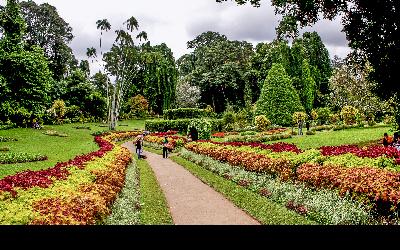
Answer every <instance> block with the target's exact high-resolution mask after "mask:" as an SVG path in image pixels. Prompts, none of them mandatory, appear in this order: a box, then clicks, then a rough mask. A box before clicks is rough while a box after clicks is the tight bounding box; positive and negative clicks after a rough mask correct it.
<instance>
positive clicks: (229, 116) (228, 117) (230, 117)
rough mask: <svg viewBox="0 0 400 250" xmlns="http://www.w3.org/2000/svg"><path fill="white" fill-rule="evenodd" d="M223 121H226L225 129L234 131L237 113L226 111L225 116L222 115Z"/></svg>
mask: <svg viewBox="0 0 400 250" xmlns="http://www.w3.org/2000/svg"><path fill="white" fill-rule="evenodd" d="M222 120H223V123H224V130H225V131H232V130H233V129H234V123H235V113H234V112H230V111H227V112H225V113H224V116H223V117H222Z"/></svg>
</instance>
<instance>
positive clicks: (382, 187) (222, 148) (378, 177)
mask: <svg viewBox="0 0 400 250" xmlns="http://www.w3.org/2000/svg"><path fill="white" fill-rule="evenodd" d="M233 145H234V146H232V145H224V144H221V143H205V142H199V143H190V144H187V145H186V146H185V147H186V149H188V150H190V151H193V152H195V153H198V154H202V155H207V156H209V157H212V158H214V159H216V160H219V161H222V162H227V163H229V164H231V165H233V166H240V167H243V168H244V169H246V170H248V171H253V172H260V173H267V174H271V175H273V176H278V177H280V179H281V180H284V181H287V180H292V181H300V182H302V183H306V184H308V185H310V186H311V187H312V188H328V189H333V190H338V191H339V193H340V194H341V195H345V194H346V193H349V194H351V195H352V196H353V197H354V198H356V199H359V200H362V201H363V202H364V203H366V204H368V205H372V206H374V207H375V208H376V209H377V210H378V211H380V212H382V211H386V212H388V211H389V210H390V209H392V210H397V209H398V205H399V201H400V173H395V172H393V171H388V170H385V169H379V168H373V167H369V166H363V167H354V168H347V167H343V166H337V165H325V166H323V165H321V164H319V163H318V161H319V160H321V159H322V161H324V160H327V159H329V158H328V157H327V156H323V155H321V152H320V151H318V150H309V151H306V152H303V153H301V154H296V153H294V152H291V151H289V152H284V151H282V152H275V153H268V152H257V151H255V150H257V149H256V148H254V147H253V148H254V149H252V150H246V149H245V150H243V149H241V147H242V148H245V147H249V148H252V147H251V144H250V145H246V144H240V143H239V144H236V145H235V144H233ZM271 147H273V146H271ZM277 148H278V150H277V151H279V148H280V147H277ZM258 150H259V149H258ZM271 151H272V150H271ZM321 157H322V158H321ZM355 157H356V156H355ZM360 159H362V158H360ZM310 162H314V163H310ZM383 213H384V212H383Z"/></svg>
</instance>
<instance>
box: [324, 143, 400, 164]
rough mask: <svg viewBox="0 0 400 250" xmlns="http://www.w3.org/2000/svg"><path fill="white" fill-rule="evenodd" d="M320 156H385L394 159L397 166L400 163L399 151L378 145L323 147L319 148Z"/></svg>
mask: <svg viewBox="0 0 400 250" xmlns="http://www.w3.org/2000/svg"><path fill="white" fill-rule="evenodd" d="M320 150H321V153H322V155H324V156H334V155H342V154H347V153H351V154H354V155H356V156H358V157H361V158H366V157H368V158H378V157H381V156H385V157H387V158H394V159H396V160H395V162H396V163H397V164H398V163H399V162H400V161H399V160H398V159H399V158H400V151H399V150H397V149H396V148H395V147H390V146H389V147H384V146H380V145H374V146H370V147H363V148H359V147H358V146H357V145H342V146H324V147H321V148H320Z"/></svg>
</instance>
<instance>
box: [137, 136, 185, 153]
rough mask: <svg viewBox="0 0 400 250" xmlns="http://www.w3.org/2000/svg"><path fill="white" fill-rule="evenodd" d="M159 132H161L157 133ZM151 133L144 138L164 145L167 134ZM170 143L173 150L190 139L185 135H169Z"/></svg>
mask: <svg viewBox="0 0 400 250" xmlns="http://www.w3.org/2000/svg"><path fill="white" fill-rule="evenodd" d="M157 134H159V133H157ZM157 134H150V135H147V136H145V137H144V140H145V141H146V142H149V143H154V144H159V145H162V144H163V142H164V137H165V135H157ZM167 140H168V144H169V145H170V149H171V150H173V149H175V148H177V147H182V146H183V145H184V144H185V143H187V142H188V140H187V139H186V138H185V137H183V136H173V135H171V136H167Z"/></svg>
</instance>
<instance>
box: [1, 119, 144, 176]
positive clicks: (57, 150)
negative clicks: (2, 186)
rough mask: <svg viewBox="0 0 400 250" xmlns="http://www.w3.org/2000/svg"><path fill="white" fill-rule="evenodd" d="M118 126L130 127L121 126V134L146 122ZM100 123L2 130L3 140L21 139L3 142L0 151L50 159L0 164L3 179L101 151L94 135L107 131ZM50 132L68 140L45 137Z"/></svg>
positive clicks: (122, 122) (138, 121) (123, 122)
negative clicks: (88, 128) (10, 138)
mask: <svg viewBox="0 0 400 250" xmlns="http://www.w3.org/2000/svg"><path fill="white" fill-rule="evenodd" d="M119 124H127V125H129V126H128V127H125V126H119V127H117V129H118V130H133V129H135V128H136V129H144V120H134V121H121V122H119ZM99 125H100V124H97V123H85V124H81V123H76V124H65V125H51V126H50V125H45V126H44V128H43V129H41V130H36V129H31V128H18V129H10V130H0V136H3V137H12V138H16V139H18V141H13V142H0V147H8V148H10V152H15V153H21V152H25V153H30V154H41V155H46V156H47V157H48V160H47V161H42V162H32V163H19V164H0V179H2V178H4V177H5V176H8V175H13V174H16V173H18V172H21V171H25V170H28V169H29V170H32V171H36V170H41V169H47V168H50V167H53V166H54V165H55V164H56V163H57V162H64V161H68V160H70V159H72V158H74V157H75V156H77V155H81V154H86V153H89V152H92V151H96V150H98V146H97V145H96V143H94V137H93V136H92V135H91V134H92V133H93V132H96V131H103V130H107V128H103V127H100V126H99ZM78 126H85V127H90V128H91V130H87V129H76V128H75V127H78ZM47 130H55V131H57V132H59V133H62V134H67V135H68V137H58V136H49V135H45V134H43V133H44V132H46V131H47Z"/></svg>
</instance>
